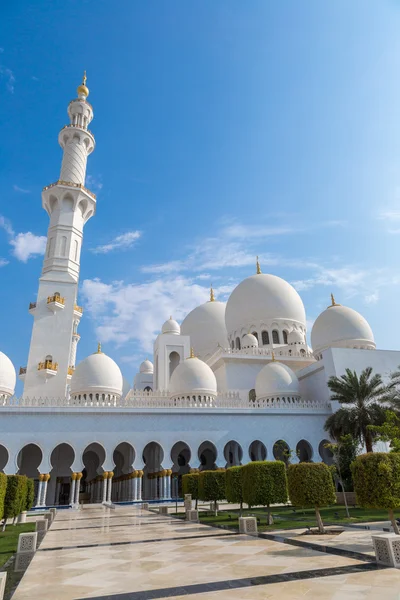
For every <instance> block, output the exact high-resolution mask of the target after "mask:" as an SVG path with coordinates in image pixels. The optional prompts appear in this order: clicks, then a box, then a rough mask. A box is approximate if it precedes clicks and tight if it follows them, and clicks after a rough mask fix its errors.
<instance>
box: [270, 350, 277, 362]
mask: <svg viewBox="0 0 400 600" xmlns="http://www.w3.org/2000/svg"><path fill="white" fill-rule="evenodd" d="M271 356H272V362H276V358H275V352H272V354H271Z"/></svg>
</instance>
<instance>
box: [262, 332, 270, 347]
mask: <svg viewBox="0 0 400 600" xmlns="http://www.w3.org/2000/svg"><path fill="white" fill-rule="evenodd" d="M261 341H262V344H263V346H268V344H269V333H268V331H265V330H264V331H262V332H261Z"/></svg>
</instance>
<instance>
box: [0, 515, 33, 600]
mask: <svg viewBox="0 0 400 600" xmlns="http://www.w3.org/2000/svg"><path fill="white" fill-rule="evenodd" d="M26 515H27V511H26V510H23V511H22V513H20V514H19V515H18V520H17V523H18V525H21V524H22V523H26ZM0 598H1V596H0Z"/></svg>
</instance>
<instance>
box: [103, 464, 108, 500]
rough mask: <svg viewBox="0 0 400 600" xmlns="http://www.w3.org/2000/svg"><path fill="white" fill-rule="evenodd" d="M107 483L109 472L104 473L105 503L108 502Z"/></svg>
mask: <svg viewBox="0 0 400 600" xmlns="http://www.w3.org/2000/svg"><path fill="white" fill-rule="evenodd" d="M107 483H108V472H107V471H104V473H103V500H102V501H103V502H106V501H107Z"/></svg>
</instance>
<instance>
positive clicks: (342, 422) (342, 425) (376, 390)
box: [325, 367, 392, 452]
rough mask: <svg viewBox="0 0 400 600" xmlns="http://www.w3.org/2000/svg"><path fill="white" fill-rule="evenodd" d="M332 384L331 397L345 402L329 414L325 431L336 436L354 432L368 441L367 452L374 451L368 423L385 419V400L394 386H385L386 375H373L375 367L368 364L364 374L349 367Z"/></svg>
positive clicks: (379, 423)
mask: <svg viewBox="0 0 400 600" xmlns="http://www.w3.org/2000/svg"><path fill="white" fill-rule="evenodd" d="M328 387H329V389H330V390H331V392H332V394H331V400H336V401H338V402H340V404H342V405H344V406H342V407H341V408H339V410H338V411H337V412H335V413H334V414H333V415H331V416H330V417H328V419H327V420H326V423H325V431H327V432H328V433H329V435H330V436H331V437H332V438H334V439H335V440H338V439H339V438H340V437H341V436H343V435H348V434H350V435H351V436H352V437H353V438H355V439H357V440H359V442H360V443H362V444H365V448H366V450H367V452H372V451H373V450H372V444H373V437H374V434H373V433H372V432H371V431H370V430H369V429H368V425H382V423H383V422H384V421H385V407H384V406H383V405H382V403H383V402H387V401H389V400H390V397H391V394H392V393H391V391H390V386H389V388H388V386H385V385H384V383H383V381H382V377H381V376H380V375H379V374H378V373H376V374H375V375H373V374H372V367H367V368H366V369H364V371H362V373H361V375H360V376H358V375H357V373H356V372H355V371H351V369H346V373H345V374H344V375H342V376H341V377H336V376H334V377H330V379H329V381H328Z"/></svg>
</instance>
